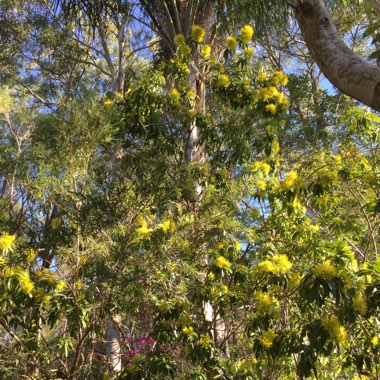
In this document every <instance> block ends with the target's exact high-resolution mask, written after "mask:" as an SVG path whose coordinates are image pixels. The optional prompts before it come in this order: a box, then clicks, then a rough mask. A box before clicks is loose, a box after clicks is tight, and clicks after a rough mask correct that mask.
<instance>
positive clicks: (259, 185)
mask: <svg viewBox="0 0 380 380" xmlns="http://www.w3.org/2000/svg"><path fill="white" fill-rule="evenodd" d="M256 187H257V189H258V190H259V191H264V190H266V188H267V183H266V182H265V181H263V180H262V179H259V180H257V181H256Z"/></svg>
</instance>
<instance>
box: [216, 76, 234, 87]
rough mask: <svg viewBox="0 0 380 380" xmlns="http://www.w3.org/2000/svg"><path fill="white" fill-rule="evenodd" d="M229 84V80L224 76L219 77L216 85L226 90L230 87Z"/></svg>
mask: <svg viewBox="0 0 380 380" xmlns="http://www.w3.org/2000/svg"><path fill="white" fill-rule="evenodd" d="M230 83H231V82H230V78H228V76H227V75H226V74H221V75H219V78H218V85H219V86H220V87H224V88H227V87H228V86H229V85H230Z"/></svg>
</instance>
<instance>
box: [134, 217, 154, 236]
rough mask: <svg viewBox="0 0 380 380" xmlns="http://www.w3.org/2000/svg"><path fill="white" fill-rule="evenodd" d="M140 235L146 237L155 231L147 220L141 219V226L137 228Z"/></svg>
mask: <svg viewBox="0 0 380 380" xmlns="http://www.w3.org/2000/svg"><path fill="white" fill-rule="evenodd" d="M136 232H137V235H138V237H141V238H146V237H149V235H150V234H151V233H152V232H153V229H152V228H148V222H147V221H146V220H140V227H139V228H137V229H136Z"/></svg>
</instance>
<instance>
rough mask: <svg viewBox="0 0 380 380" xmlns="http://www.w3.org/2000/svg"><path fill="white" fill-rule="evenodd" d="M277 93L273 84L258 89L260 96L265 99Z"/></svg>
mask: <svg viewBox="0 0 380 380" xmlns="http://www.w3.org/2000/svg"><path fill="white" fill-rule="evenodd" d="M277 95H278V90H277V88H276V87H274V86H269V87H264V88H262V89H261V90H260V97H261V99H262V100H264V102H265V101H267V100H269V99H272V98H274V97H276V96H277Z"/></svg>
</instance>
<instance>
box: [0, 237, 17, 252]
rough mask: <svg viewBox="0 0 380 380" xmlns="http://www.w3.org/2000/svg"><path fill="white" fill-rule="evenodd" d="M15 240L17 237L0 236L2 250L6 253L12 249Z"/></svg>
mask: <svg viewBox="0 0 380 380" xmlns="http://www.w3.org/2000/svg"><path fill="white" fill-rule="evenodd" d="M15 239H16V236H14V235H9V234H7V233H6V234H3V235H2V236H0V250H2V251H6V250H8V249H10V248H11V247H12V244H13V242H14V241H15Z"/></svg>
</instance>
